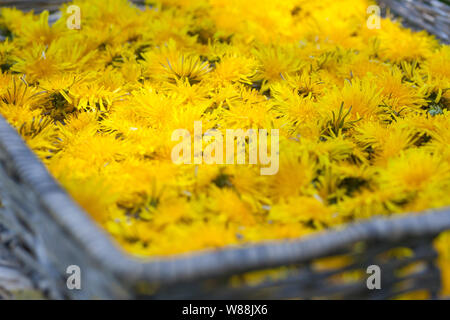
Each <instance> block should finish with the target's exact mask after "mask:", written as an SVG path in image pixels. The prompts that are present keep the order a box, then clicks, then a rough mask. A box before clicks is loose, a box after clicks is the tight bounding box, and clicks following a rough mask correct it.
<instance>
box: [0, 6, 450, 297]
mask: <svg viewBox="0 0 450 320" xmlns="http://www.w3.org/2000/svg"><path fill="white" fill-rule="evenodd" d="M3 2H4V1H3ZM10 2H11V1H10ZM15 2H16V3H17V1H15ZM53 2H56V1H53ZM48 3H50V1H48ZM0 198H1V204H2V206H1V207H0V243H3V246H4V247H6V248H7V249H8V251H9V252H10V253H11V254H12V255H13V256H14V257H15V258H16V259H17V260H18V261H19V262H20V264H21V265H22V267H23V269H24V272H26V274H27V275H28V276H29V277H30V279H31V280H32V281H33V283H34V284H35V285H36V286H37V287H38V288H39V289H41V290H42V291H43V292H44V293H45V294H46V295H47V296H48V297H49V298H55V299H58V298H72V299H90V298H101V299H111V298H112V299H117V298H120V299H122V298H155V299H163V298H166V299H167V298H169V299H184V298H197V299H230V298H233V299H240V298H242V299H248V298H259V299H266V298H276V299H279V298H303V299H312V298H339V299H343V298H358V299H387V298H392V297H396V296H398V295H400V294H403V293H406V292H411V291H417V290H425V291H427V292H429V293H430V295H431V297H433V298H436V297H438V294H439V292H440V288H441V276H440V270H439V269H438V268H437V266H436V264H435V259H436V257H437V253H436V252H435V250H434V248H433V240H434V239H435V238H436V237H437V236H438V235H439V234H440V233H441V232H443V231H445V230H449V229H450V210H449V209H444V210H439V211H430V212H427V213H421V214H420V215H419V214H411V215H405V216H401V217H396V218H390V219H387V218H384V219H381V218H380V219H374V220H371V221H368V222H361V223H357V224H353V225H349V226H346V227H345V228H342V229H340V230H334V231H328V232H325V233H322V234H317V235H314V236H310V237H307V238H302V239H299V240H295V241H277V242H267V243H260V244H256V245H248V246H245V247H227V248H224V249H221V250H215V251H202V252H197V253H192V254H188V255H178V256H173V257H168V258H151V259H147V260H140V259H136V258H133V257H131V256H129V255H128V254H126V253H125V252H123V251H122V249H120V248H119V247H118V246H117V245H116V244H115V243H114V242H113V241H112V240H111V238H110V236H108V235H107V234H106V233H105V232H104V231H103V230H101V229H100V228H99V227H98V226H97V225H96V224H95V223H94V222H93V221H92V220H91V218H90V217H89V216H88V214H86V213H85V212H84V211H83V210H82V209H81V208H80V207H79V206H78V205H77V204H76V203H74V202H73V200H72V199H71V198H70V197H69V195H68V194H67V193H66V192H65V191H64V190H63V189H62V188H61V187H60V186H59V185H58V183H57V182H56V181H55V180H54V179H53V178H52V177H51V176H50V174H49V173H48V171H47V170H46V168H45V166H44V165H43V164H42V163H41V162H40V160H39V159H38V158H37V157H36V156H35V154H34V153H33V152H32V151H31V150H30V149H29V148H28V147H27V146H26V145H25V144H24V142H23V140H22V139H21V137H20V136H19V135H18V134H17V132H16V131H15V130H14V129H13V128H12V127H11V126H10V125H9V124H8V123H7V122H6V121H5V120H4V119H3V118H2V117H0ZM395 248H409V249H411V252H412V254H411V255H408V257H404V258H400V257H396V258H393V257H392V255H389V254H388V253H389V252H391V250H392V249H395ZM336 256H339V257H346V258H347V259H346V261H348V262H347V263H346V264H345V265H339V266H336V267H335V268H333V269H321V268H318V263H317V262H318V261H319V260H323V259H324V258H327V257H336ZM413 264H414V265H415V266H416V267H415V268H413V269H412V271H411V272H409V273H407V274H405V273H402V272H399V270H401V269H404V268H405V267H407V266H411V265H413ZM70 265H77V266H79V267H80V268H81V283H82V288H81V290H69V289H68V288H67V285H66V279H67V276H68V275H67V273H66V270H67V267H68V266H70ZM371 265H378V266H379V267H380V268H381V271H382V274H381V289H380V290H369V289H368V287H367V283H366V279H367V276H368V275H367V273H366V270H367V268H368V267H369V266H371ZM417 266H420V267H417ZM274 268H283V277H278V278H276V279H275V278H266V279H262V280H261V281H260V282H258V283H257V284H251V283H248V282H246V281H245V280H244V279H246V274H248V273H249V272H253V271H264V270H271V269H274ZM355 274H358V275H359V276H356V277H355V276H354V275H355ZM349 275H353V276H349Z"/></svg>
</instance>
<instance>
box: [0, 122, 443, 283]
mask: <svg viewBox="0 0 450 320" xmlns="http://www.w3.org/2000/svg"><path fill="white" fill-rule="evenodd" d="M0 147H1V148H2V149H3V150H5V152H6V155H7V157H8V158H9V160H10V161H11V163H8V164H9V165H11V166H12V168H13V170H14V171H15V172H16V174H17V176H18V177H19V179H20V180H21V181H22V182H23V183H25V184H26V185H27V186H28V187H30V188H31V190H32V191H34V192H35V193H36V195H37V196H38V198H39V199H40V201H41V204H42V206H43V207H44V208H45V209H47V210H46V211H47V212H48V213H49V215H50V216H51V218H52V219H54V220H55V222H57V223H58V224H59V226H60V227H61V228H63V229H64V230H65V232H66V234H67V235H68V236H71V237H72V238H73V239H74V240H75V241H76V242H77V243H78V244H79V245H80V246H81V248H83V249H84V250H86V252H87V253H88V254H89V256H91V257H92V258H93V259H94V260H95V261H96V262H97V263H98V264H99V265H100V266H102V267H104V268H107V269H106V270H110V271H111V272H112V273H113V274H115V275H117V276H118V277H120V278H122V279H124V278H125V279H127V280H132V279H134V280H141V281H142V280H144V281H151V282H153V281H156V282H164V283H172V282H177V281H180V280H181V281H182V280H190V279H196V278H201V277H211V276H217V275H224V274H232V273H239V272H246V271H248V270H250V269H256V268H257V269H263V268H273V267H277V266H281V265H286V264H293V263H298V262H301V261H305V260H308V259H313V258H317V257H320V256H322V255H324V254H330V253H333V251H334V250H336V249H339V248H342V247H343V246H345V245H350V244H352V243H355V242H357V241H395V240H398V239H400V238H403V237H409V236H411V237H412V236H426V235H435V234H438V233H440V232H442V231H444V230H447V229H450V208H443V209H439V210H428V211H425V212H424V213H426V214H424V213H422V214H420V215H418V214H417V213H415V214H409V215H408V214H405V215H402V216H400V217H392V218H376V219H371V220H369V221H364V222H357V223H352V224H348V225H345V226H343V227H342V228H341V229H339V230H328V231H326V232H323V233H318V234H314V235H311V236H307V237H302V238H298V239H294V240H279V241H267V242H258V243H252V244H248V245H245V246H239V247H232V246H228V247H224V248H221V249H212V250H203V251H194V252H190V253H188V254H180V255H172V256H167V257H149V258H137V257H134V256H132V255H131V254H129V253H127V252H125V251H124V250H123V249H122V248H121V247H119V245H118V244H117V243H116V242H115V240H114V239H113V238H112V236H111V235H109V234H108V233H107V232H106V231H105V230H103V229H102V228H101V227H100V226H99V225H97V224H96V223H95V222H94V221H93V219H91V218H90V216H89V214H88V213H86V212H85V211H84V210H83V209H82V208H81V207H80V206H79V205H78V204H77V203H76V202H75V201H74V200H73V199H72V198H71V197H70V196H69V195H68V193H67V192H66V191H65V190H64V189H63V188H62V187H61V186H60V185H59V184H58V183H57V181H56V180H55V179H54V178H53V177H52V176H51V175H50V173H49V172H48V170H47V168H46V167H45V165H44V164H43V163H42V162H41V160H40V159H38V158H37V156H36V155H35V154H34V152H33V151H32V150H31V149H30V148H29V147H28V146H27V145H26V144H25V142H24V141H23V139H22V137H20V136H19V134H18V133H17V131H16V130H15V129H14V128H13V127H11V126H10V124H9V123H8V122H7V121H6V120H5V119H4V118H3V117H2V116H0Z"/></svg>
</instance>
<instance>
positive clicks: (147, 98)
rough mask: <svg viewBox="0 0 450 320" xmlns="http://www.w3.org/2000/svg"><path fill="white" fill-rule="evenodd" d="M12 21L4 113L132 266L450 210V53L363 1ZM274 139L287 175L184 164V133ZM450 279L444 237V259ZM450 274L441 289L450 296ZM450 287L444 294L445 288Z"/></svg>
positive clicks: (91, 8)
mask: <svg viewBox="0 0 450 320" xmlns="http://www.w3.org/2000/svg"><path fill="white" fill-rule="evenodd" d="M72 4H74V5H77V6H79V8H80V10H81V11H80V12H81V20H80V21H81V25H80V29H71V28H68V26H67V20H68V19H69V18H70V17H69V15H70V14H69V13H67V12H66V11H67V10H66V8H67V6H68V5H65V6H64V7H63V8H62V9H61V12H62V17H61V18H60V19H59V20H58V21H57V22H56V23H54V24H53V25H52V26H49V23H48V13H47V12H43V13H42V14H40V15H33V14H32V13H23V12H21V11H18V10H15V9H11V8H3V9H1V11H0V30H2V31H3V34H5V35H7V37H6V40H5V41H3V42H0V67H1V69H2V73H1V74H0V113H1V114H2V115H3V116H4V117H5V118H6V119H8V121H9V122H10V123H11V124H12V125H13V126H14V127H16V128H17V130H18V131H19V133H20V134H21V135H22V137H23V138H24V140H25V141H26V142H27V144H28V145H29V146H30V147H31V148H32V149H33V150H34V151H35V152H36V154H38V155H39V157H40V158H41V159H42V161H43V162H44V163H45V164H46V166H47V168H48V169H49V171H50V172H51V173H52V174H53V176H54V177H55V178H56V179H57V180H58V181H59V182H60V183H61V184H62V185H63V186H64V188H65V189H66V190H68V192H69V193H70V194H71V196H72V197H73V198H74V199H75V200H76V201H77V202H78V203H79V204H80V205H81V206H82V207H83V208H84V209H86V211H87V212H89V213H90V214H91V215H92V217H93V218H94V219H95V220H96V221H97V222H98V223H99V224H100V225H101V226H102V227H103V228H105V229H106V230H108V231H109V232H110V233H111V234H112V235H113V236H114V238H115V239H116V240H117V241H118V242H119V243H120V244H121V245H122V246H123V247H124V248H125V249H126V250H127V251H128V252H131V253H133V254H136V255H139V256H155V255H170V254H177V253H183V252H190V251H193V250H200V249H206V248H218V247H223V246H226V245H240V244H244V243H250V242H255V241H262V240H272V239H289V238H297V237H301V236H304V235H308V234H311V233H314V232H317V231H320V230H324V229H327V228H331V227H334V226H338V225H342V224H344V223H348V222H351V221H355V220H357V219H367V218H371V217H374V216H379V215H389V214H393V213H396V214H399V213H402V212H419V211H422V210H425V209H429V208H439V207H444V206H448V205H450V196H449V194H450V148H449V147H448V145H449V144H450V111H449V107H450V47H449V46H446V45H442V44H440V43H439V42H438V41H437V40H435V39H434V37H433V36H430V35H428V34H427V33H425V32H413V31H411V30H409V29H405V28H403V27H402V26H401V25H400V24H399V22H396V21H393V20H392V19H381V25H380V28H369V27H368V24H367V20H368V18H369V17H368V14H367V8H368V7H369V6H370V5H373V4H374V3H373V2H372V1H368V0H341V1H334V0H322V1H313V0H284V1H273V0H246V1H241V0H160V1H152V3H151V4H150V3H149V6H147V8H145V9H140V8H137V7H135V6H133V5H132V4H130V3H129V2H127V1H125V0H110V1H102V0H96V1H92V0H89V1H88V0H80V1H74V2H73V3H72ZM195 121H202V124H203V131H206V130H208V129H211V128H216V129H221V130H225V129H244V130H246V129H250V128H253V129H261V128H264V129H268V130H270V129H279V135H280V138H279V171H278V172H277V173H276V174H274V175H267V176H264V175H261V174H260V170H259V169H260V167H259V166H258V165H250V164H247V165H218V164H216V165H214V164H213V165H210V164H181V165H180V164H176V163H174V162H173V161H172V159H171V150H172V148H173V147H174V146H175V145H176V144H177V143H178V141H172V139H171V136H172V133H173V131H174V130H176V129H179V128H185V129H187V130H189V131H191V132H193V126H194V122H195ZM438 246H439V248H440V250H441V259H442V261H441V262H442V263H443V264H445V266H446V267H444V269H446V270H450V263H449V261H450V237H449V236H448V235H443V236H442V237H441V239H440V241H439V243H438ZM449 273H450V272H447V273H446V274H444V276H445V277H446V279H445V280H446V282H448V283H449V284H450V274H449ZM449 288H450V286H449Z"/></svg>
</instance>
